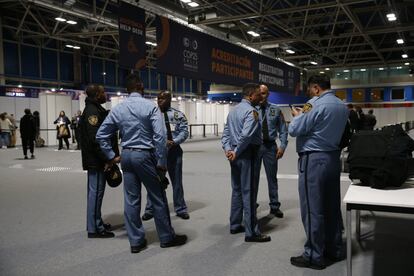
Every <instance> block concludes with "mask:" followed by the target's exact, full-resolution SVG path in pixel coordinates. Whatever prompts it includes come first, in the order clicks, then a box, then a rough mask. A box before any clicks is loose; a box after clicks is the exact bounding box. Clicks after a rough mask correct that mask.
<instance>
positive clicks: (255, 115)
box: [253, 110, 259, 121]
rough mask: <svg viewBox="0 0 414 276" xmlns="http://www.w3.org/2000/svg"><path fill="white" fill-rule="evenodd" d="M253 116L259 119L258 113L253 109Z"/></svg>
mask: <svg viewBox="0 0 414 276" xmlns="http://www.w3.org/2000/svg"><path fill="white" fill-rule="evenodd" d="M253 117H254V120H255V121H257V120H259V113H257V111H256V110H253Z"/></svg>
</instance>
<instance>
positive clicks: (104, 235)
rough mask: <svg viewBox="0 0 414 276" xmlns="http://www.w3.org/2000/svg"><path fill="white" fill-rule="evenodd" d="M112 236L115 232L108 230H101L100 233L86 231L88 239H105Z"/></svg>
mask: <svg viewBox="0 0 414 276" xmlns="http://www.w3.org/2000/svg"><path fill="white" fill-rule="evenodd" d="M113 237H115V234H114V233H112V232H109V231H103V232H100V233H88V238H90V239H107V238H113Z"/></svg>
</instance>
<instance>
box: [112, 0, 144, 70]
mask: <svg viewBox="0 0 414 276" xmlns="http://www.w3.org/2000/svg"><path fill="white" fill-rule="evenodd" d="M119 2H120V3H119V10H118V15H119V18H118V25H119V65H120V66H121V67H124V68H128V69H134V70H139V69H141V68H143V67H144V66H145V64H146V45H145V10H143V9H141V8H138V7H136V6H132V5H130V4H127V3H125V2H122V1H119Z"/></svg>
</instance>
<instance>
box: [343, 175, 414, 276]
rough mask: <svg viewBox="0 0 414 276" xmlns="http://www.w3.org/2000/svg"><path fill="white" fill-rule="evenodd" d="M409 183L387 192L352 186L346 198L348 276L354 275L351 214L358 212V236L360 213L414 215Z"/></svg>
mask: <svg viewBox="0 0 414 276" xmlns="http://www.w3.org/2000/svg"><path fill="white" fill-rule="evenodd" d="M413 184H414V183H413V181H411V180H410V181H407V182H406V183H404V185H403V186H401V187H399V188H389V189H387V190H378V189H372V188H371V187H367V186H360V185H357V184H351V185H350V186H349V188H348V191H347V192H346V195H345V197H344V203H345V204H346V250H347V252H346V254H347V275H348V276H351V275H352V243H351V241H352V234H351V233H352V231H351V214H352V213H351V212H352V210H356V234H357V237H358V239H359V237H360V234H361V222H360V211H361V210H368V211H379V212H391V213H405V214H414V185H413Z"/></svg>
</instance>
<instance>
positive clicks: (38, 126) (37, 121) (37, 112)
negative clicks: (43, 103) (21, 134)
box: [33, 110, 40, 139]
mask: <svg viewBox="0 0 414 276" xmlns="http://www.w3.org/2000/svg"><path fill="white" fill-rule="evenodd" d="M33 118H34V120H35V125H36V139H37V138H38V137H39V136H40V114H39V111H37V110H36V111H33Z"/></svg>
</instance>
